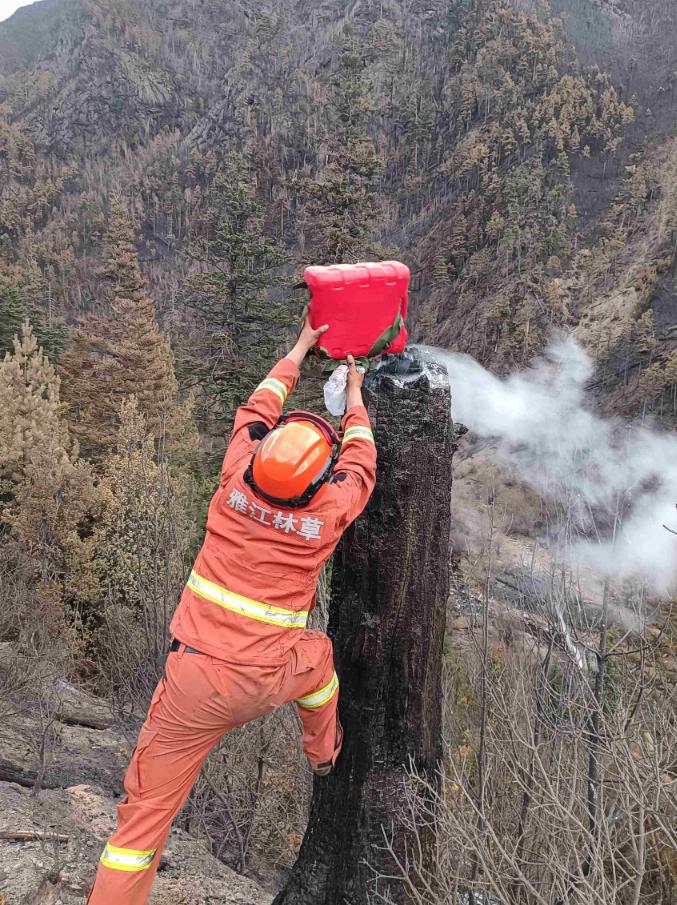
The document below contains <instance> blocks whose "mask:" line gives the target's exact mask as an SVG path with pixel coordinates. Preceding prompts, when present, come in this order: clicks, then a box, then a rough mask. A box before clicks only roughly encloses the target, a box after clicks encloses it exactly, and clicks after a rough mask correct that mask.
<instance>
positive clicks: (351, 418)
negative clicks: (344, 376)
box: [330, 355, 376, 530]
mask: <svg viewBox="0 0 677 905" xmlns="http://www.w3.org/2000/svg"><path fill="white" fill-rule="evenodd" d="M347 361H348V386H347V397H346V414H345V415H344V416H343V422H342V427H343V444H342V446H341V452H340V454H339V458H338V462H337V463H336V468H335V469H334V475H333V477H332V479H331V482H330V487H331V490H332V493H333V494H334V496H335V497H336V498H337V501H338V503H339V512H340V515H339V523H338V525H337V526H336V527H337V529H339V530H343V529H344V528H345V527H347V526H348V525H349V524H350V523H351V522H352V521H354V520H355V519H356V518H357V516H358V515H359V514H360V513H361V512H362V510H363V509H364V507H365V506H366V505H367V503H368V501H369V497H370V496H371V494H372V491H373V489H374V486H375V484H376V445H375V443H374V435H373V433H372V430H371V425H370V422H369V415H368V414H367V410H366V408H365V407H364V402H363V401H362V382H363V380H364V375H363V374H361V373H360V372H359V371H358V370H357V368H356V367H355V360H354V359H353V357H352V355H349V356H348V359H347Z"/></svg>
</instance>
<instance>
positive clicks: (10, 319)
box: [0, 283, 26, 355]
mask: <svg viewBox="0 0 677 905" xmlns="http://www.w3.org/2000/svg"><path fill="white" fill-rule="evenodd" d="M25 319H26V306H25V305H24V303H23V300H22V298H21V294H20V293H19V290H18V289H17V287H16V286H13V285H12V284H11V283H3V284H0V355H4V354H5V352H10V351H11V350H12V349H13V347H14V337H15V336H18V335H19V332H20V331H21V325H22V323H23V322H24V320H25Z"/></svg>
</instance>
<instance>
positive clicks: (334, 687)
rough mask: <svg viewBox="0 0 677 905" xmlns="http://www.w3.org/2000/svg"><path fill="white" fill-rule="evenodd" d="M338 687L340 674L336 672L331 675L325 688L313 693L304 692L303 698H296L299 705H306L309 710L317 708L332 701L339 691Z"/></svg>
mask: <svg viewBox="0 0 677 905" xmlns="http://www.w3.org/2000/svg"><path fill="white" fill-rule="evenodd" d="M338 687H339V680H338V676H337V675H336V673H334V675H333V676H332V677H331V682H329V684H327V685H325V686H324V688H320V690H319V691H314V692H313V693H312V694H304V696H303V697H302V698H297V699H296V703H297V704H298V705H299V707H305V708H306V709H307V710H315V708H316V707H321V706H322V705H323V704H326V703H327V701H331V699H332V698H333V697H334V695H335V694H336V692H337V691H338Z"/></svg>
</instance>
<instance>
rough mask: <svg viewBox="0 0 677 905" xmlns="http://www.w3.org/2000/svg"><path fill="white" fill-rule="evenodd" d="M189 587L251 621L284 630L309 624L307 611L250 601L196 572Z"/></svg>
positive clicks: (193, 573)
mask: <svg viewBox="0 0 677 905" xmlns="http://www.w3.org/2000/svg"><path fill="white" fill-rule="evenodd" d="M188 587H189V588H190V589H191V591H194V592H195V593H196V594H197V595H198V596H199V597H203V598H204V599H205V600H209V601H210V602H211V603H215V604H217V605H218V606H221V607H223V608H224V610H230V611H231V612H232V613H237V614H238V615H239V616H247V617H248V618H249V619H256V620H257V621H258V622H266V623H268V625H278V626H281V627H282V628H305V627H306V623H307V622H308V611H307V610H300V611H298V610H284V609H282V607H279V606H270V605H269V604H267V603H260V602H259V601H258V600H250V599H249V597H243V596H242V595H241V594H235V593H234V592H233V591H229V590H228V588H223V587H221V585H218V584H214V582H213V581H208V580H207V579H206V578H203V577H202V576H201V575H198V574H197V572H196V571H195V570H193V571H192V572H191V573H190V578H189V579H188Z"/></svg>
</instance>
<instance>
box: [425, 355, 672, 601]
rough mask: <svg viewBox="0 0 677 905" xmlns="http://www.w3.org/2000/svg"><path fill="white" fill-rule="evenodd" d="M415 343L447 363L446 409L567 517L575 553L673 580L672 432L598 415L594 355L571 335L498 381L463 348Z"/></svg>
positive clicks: (619, 570) (665, 583)
mask: <svg viewBox="0 0 677 905" xmlns="http://www.w3.org/2000/svg"><path fill="white" fill-rule="evenodd" d="M421 348H422V351H423V353H424V355H429V356H431V357H432V358H434V359H435V360H436V361H439V362H441V363H442V364H444V365H445V366H446V367H447V369H448V372H449V378H450V382H451V390H452V417H453V418H454V419H455V420H456V421H460V422H462V423H463V424H465V425H466V426H467V427H468V428H469V429H470V430H471V431H472V432H473V433H474V434H476V435H478V436H480V437H485V438H495V440H496V442H497V444H498V447H497V448H498V455H499V456H500V459H501V460H502V461H503V463H504V464H505V465H506V466H508V467H509V468H511V469H513V470H514V471H515V472H516V473H517V475H518V476H519V477H520V478H521V479H522V480H523V481H525V482H526V483H527V484H529V485H530V486H531V487H533V488H534V489H535V490H537V491H538V492H539V493H541V494H543V495H544V496H547V497H549V498H551V499H555V500H558V501H560V502H562V504H563V510H566V512H567V513H568V516H569V520H571V517H572V515H573V518H574V521H575V523H576V525H577V528H578V534H579V538H580V539H579V540H578V541H577V542H576V543H575V544H574V546H573V549H572V551H571V556H570V558H572V559H573V561H575V562H578V563H585V564H588V565H590V566H591V567H593V568H595V569H596V570H598V571H599V572H601V573H602V574H605V575H609V576H611V577H616V578H626V577H633V576H634V577H642V578H643V579H644V580H645V581H646V582H647V584H648V585H649V586H650V587H651V588H652V589H653V590H655V591H656V592H658V593H666V592H668V591H669V590H671V589H674V588H675V586H677V537H676V536H675V535H674V534H671V533H670V532H669V531H667V530H666V528H665V527H664V525H668V526H669V527H672V528H673V529H677V511H676V509H675V504H676V503H677V436H675V435H673V434H667V433H660V432H658V431H654V430H651V429H649V428H646V427H642V426H640V425H635V424H628V423H626V422H622V421H620V420H609V419H604V418H601V417H600V416H599V415H597V414H595V413H594V412H593V411H592V410H591V406H590V404H589V401H588V399H587V394H586V384H587V383H588V381H589V380H590V377H591V376H592V374H593V370H594V367H593V363H592V361H591V359H590V358H589V357H588V355H587V354H586V353H585V351H584V350H583V349H582V348H581V347H580V346H579V345H578V344H577V343H576V342H575V341H574V340H573V339H571V338H562V339H558V340H556V341H554V342H553V343H552V344H551V345H550V346H549V348H548V349H547V351H546V353H545V355H544V356H543V357H542V358H540V359H538V360H537V361H535V362H534V364H533V365H532V366H531V367H530V368H529V369H527V370H525V371H521V372H519V373H516V374H512V375H511V376H509V377H507V378H505V379H501V378H499V377H496V376H495V375H493V374H491V373H490V372H489V371H487V370H485V369H484V368H483V367H482V366H481V365H479V364H478V363H477V362H476V361H474V359H472V358H470V357H469V356H467V355H461V354H456V353H449V352H445V351H443V350H440V349H431V348H427V347H421ZM600 525H601V526H602V527H601V528H600ZM569 540H570V538H569Z"/></svg>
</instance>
